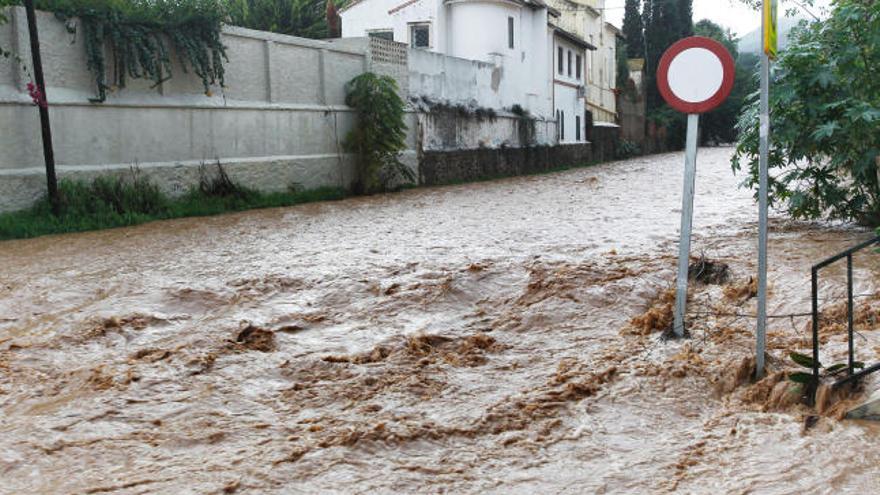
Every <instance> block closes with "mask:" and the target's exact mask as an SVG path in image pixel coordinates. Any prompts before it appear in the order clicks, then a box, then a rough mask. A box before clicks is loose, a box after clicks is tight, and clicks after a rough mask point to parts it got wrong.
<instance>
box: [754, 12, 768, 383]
mask: <svg viewBox="0 0 880 495" xmlns="http://www.w3.org/2000/svg"><path fill="white" fill-rule="evenodd" d="M764 1H765V2H767V1H768V0H764ZM761 26H762V30H765V31H766V30H767V29H768V28H769V26H767V22H766V19H765V20H764V21H763V22H762V23H761ZM762 38H763V37H762ZM759 132H760V139H761V143H760V148H761V150H760V153H761V157H760V163H759V171H758V184H759V190H758V329H757V342H756V344H755V379H757V380H760V379H761V378H762V377H763V376H764V352H765V350H766V347H767V187H768V186H767V182H768V175H769V172H768V168H769V163H768V162H769V155H770V57H768V56H767V54H766V53H762V54H761V116H760V129H759Z"/></svg>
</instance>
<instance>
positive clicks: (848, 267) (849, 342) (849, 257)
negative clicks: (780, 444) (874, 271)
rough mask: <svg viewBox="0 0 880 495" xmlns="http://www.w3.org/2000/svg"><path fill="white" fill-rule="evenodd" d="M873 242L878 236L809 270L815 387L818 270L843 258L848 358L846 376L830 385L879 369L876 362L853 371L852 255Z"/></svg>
mask: <svg viewBox="0 0 880 495" xmlns="http://www.w3.org/2000/svg"><path fill="white" fill-rule="evenodd" d="M875 244H880V237H875V238H874V239H871V240H868V241H865V242H863V243H861V244H858V245H856V246H853V247H851V248H849V249H847V250H846V251H842V252H840V253H838V254H835V255H834V256H832V257H830V258H828V259H826V260H824V261H821V262H819V263H817V264H815V265H813V268H812V270H811V274H812V296H813V386H814V387H816V386H818V384H819V270H821V269H823V268H825V267H827V266H829V265H832V264H834V263H836V262H838V261H840V260H842V259H844V258H846V298H847V304H846V316H847V347H848V349H847V350H848V359H847V376H846V377H845V378H842V379H840V380H838V381H836V382H835V383H834V385H832V387H839V386H841V385H844V384H846V383H850V382H853V381H855V380H858V379H859V378H862V377H863V376H866V375H869V374H871V373H874V372H876V371H878V370H880V363H877V364H875V365H873V366H869V367H867V368H864V369H862V370H861V371H859V372H858V373H856V372H855V349H854V345H853V255H854V254H856V253H857V252H859V251H861V250H863V249H865V248H868V247H871V246H873V245H875ZM811 395H815V388H814V389H813V394H811Z"/></svg>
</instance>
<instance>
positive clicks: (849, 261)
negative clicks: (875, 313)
mask: <svg viewBox="0 0 880 495" xmlns="http://www.w3.org/2000/svg"><path fill="white" fill-rule="evenodd" d="M853 309H854V308H853V255H852V254H848V255H846V320H847V321H846V323H847V326H846V329H847V344H848V347H849V349H848V350H849V356H848V357H849V359H848V361H847V368H848V370H849V375H850V376H852V374H853V373H854V372H855V350H854V349H853Z"/></svg>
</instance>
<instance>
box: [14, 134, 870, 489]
mask: <svg viewBox="0 0 880 495" xmlns="http://www.w3.org/2000/svg"><path fill="white" fill-rule="evenodd" d="M731 153H732V150H731V149H729V148H716V149H703V150H701V151H700V156H699V157H698V176H697V186H696V187H697V198H696V203H695V226H694V243H693V254H694V255H695V256H700V255H701V254H702V255H704V256H705V257H706V258H708V259H710V260H713V261H720V262H724V263H726V264H727V265H728V266H729V270H730V273H729V277H728V279H727V280H725V281H723V282H721V283H718V284H700V283H694V285H692V295H693V300H692V302H691V304H690V307H689V310H690V312H691V313H692V314H691V318H690V322H691V326H690V328H691V332H692V338H691V339H686V340H681V341H663V340H661V339H660V331H659V330H660V327H662V326H663V320H664V318H666V317H667V316H668V314H667V313H668V311H666V309H667V308H665V306H664V304H665V303H664V295H665V294H666V292H667V290H668V289H669V288H670V287H672V286H673V283H674V267H675V262H676V260H675V258H676V253H677V251H676V249H677V240H678V239H677V235H678V234H677V232H678V227H679V222H680V217H679V211H680V207H681V181H682V168H683V161H684V159H683V155H682V154H667V155H658V156H651V157H644V158H638V159H634V160H630V161H626V162H615V163H608V164H603V165H599V166H595V167H590V168H581V169H575V170H570V171H566V172H561V173H555V174H548V175H541V176H532V177H521V178H512V179H505V180H499V181H493V182H483V183H477V184H467V185H460V186H450V187H442V188H429V189H416V190H410V191H406V192H403V193H399V194H392V195H385V196H376V197H368V198H354V199H349V200H345V201H340V202H334V203H317V204H310V205H303V206H298V207H293V208H284V209H274V210H263V211H255V212H246V213H241V214H235V215H226V216H220V217H211V218H196V219H185V220H174V221H166V222H157V223H152V224H148V225H144V226H140V227H134V228H125V229H117V230H112V231H104V232H95V233H85V234H77V235H67V236H56V237H45V238H40V239H34V240H25V241H12V242H3V243H0V493H10V494H13V493H224V492H226V493H233V492H237V493H368V492H372V493H415V492H427V493H436V492H449V493H546V494H551V493H669V492H676V491H678V492H682V493H762V494H787V493H800V494H802V493H851V492H856V491H860V492H866V493H869V492H873V491H876V487H877V484H878V479H880V428H878V427H876V426H874V425H872V424H868V423H858V422H853V421H840V420H838V419H836V417H835V416H836V415H837V412H839V411H835V410H832V411H830V412H828V413H827V414H825V415H824V416H823V417H822V418H820V419H819V420H818V423H817V424H816V425H815V426H813V427H812V428H810V429H806V428H805V426H804V425H805V420H806V418H807V416H808V415H811V414H814V413H813V412H811V410H809V409H807V408H806V407H804V406H802V405H798V404H795V403H794V402H796V401H792V400H790V398H789V397H780V393H779V390H781V389H780V387H777V386H776V385H778V383H780V382H781V380H782V381H784V379H782V378H780V376H779V373H771V377H770V378H768V379H767V380H765V381H764V382H761V383H758V384H754V385H750V384H748V383H745V382H747V379H746V380H743V378H742V376H743V369H746V368H747V367H748V362H747V360H748V358H749V357H750V356H751V355H752V354H753V345H754V337H753V332H754V320H752V319H749V318H748V317H744V316H742V315H744V314H745V315H748V314H754V311H755V304H754V298H753V297H751V294H750V293H749V290H748V289H749V277H750V276H752V275H753V274H754V272H755V270H756V246H757V225H756V220H757V208H756V206H755V204H754V202H753V200H752V198H751V192H750V191H746V190H741V189H738V188H737V184H738V183H739V182H740V181H741V177H735V176H733V174H732V173H731V171H730V166H729V158H730V155H731ZM870 235H871V233H870V232H869V231H867V230H864V229H858V228H855V227H847V226H832V225H818V224H810V223H801V222H793V221H789V220H786V219H785V218H784V217H782V216H775V217H773V218H772V219H771V241H770V248H771V252H770V270H771V272H770V291H771V293H770V303H769V306H768V311H769V313H770V314H772V315H787V314H803V313H808V312H809V310H810V297H809V296H810V293H809V290H810V289H809V267H810V266H811V265H812V264H814V263H816V262H817V261H819V260H820V259H822V258H825V257H827V256H830V255H832V254H835V253H836V252H838V251H840V250H842V249H844V248H846V247H849V246H850V245H852V244H855V243H857V242H858V241H861V240H864V239H867V238H869V237H870ZM829 270H830V271H829V272H828V273H827V275H826V274H823V277H824V278H823V282H822V286H821V299H822V301H823V309H824V308H830V309H829V310H828V315H829V316H828V318H829V324H828V325H827V326H823V339H824V341H823V348H822V349H823V354H822V357H823V359H822V360H823V362H825V363H834V362H840V361H842V360H843V357H844V356H845V353H846V334H845V332H841V331H840V329H839V328H838V326H836V323H834V322H832V321H831V319H833V317H834V316H833V313H834V312H833V311H832V310H834V309H839V308H840V305H841V304H843V302H844V301H845V299H844V296H845V293H846V286H845V283H844V280H845V279H844V278H843V277H845V273H844V272H845V265H842V266H836V267H834V268H832V269H829ZM878 276H880V254H874V253H863V254H860V255H859V256H857V257H856V293H857V294H859V295H861V296H862V297H860V298H859V302H858V308H859V311H861V313H859V324H860V327H859V330H860V331H861V333H862V336H863V337H860V338H859V340H857V359H859V360H861V361H865V362H868V363H869V364H871V363H874V362H876V361H878V359H880V331H878V330H880V298H878V296H877V288H876V285H875V281H876V280H878ZM838 312H839V311H838ZM844 318H845V315H844ZM808 321H809V319H808V318H805V317H803V316H793V317H789V318H774V319H772V320H771V321H770V323H769V336H768V350H769V352H770V354H771V359H770V361H769V362H770V365H771V368H772V371H781V370H784V369H793V368H792V367H791V366H790V363H789V362H788V360H787V358H786V355H787V353H788V352H789V351H793V350H800V351H801V352H805V351H806V350H807V349H808V348H809V345H810V341H809V333H808V326H807V325H808ZM746 374H747V372H746ZM774 375H775V377H774ZM784 388H785V387H784V386H783V387H782V389H784ZM774 391H775V392H776V393H774ZM783 391H784V390H783ZM795 399H796V398H795ZM832 409H833V408H832Z"/></svg>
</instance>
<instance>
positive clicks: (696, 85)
mask: <svg viewBox="0 0 880 495" xmlns="http://www.w3.org/2000/svg"><path fill="white" fill-rule="evenodd" d="M735 71H736V69H735V65H734V63H733V57H731V56H730V52H728V51H727V49H726V48H724V45H722V44H721V43H719V42H717V41H715V40H713V39H710V38H704V37H702V36H691V37H690V38H685V39H683V40H679V41H677V42H676V43H675V44H674V45H672V46H671V47H669V49H668V50H666V53H664V54H663V57H662V58H661V59H660V66H659V67H658V68H657V87H658V89H659V90H660V95H661V96H663V99H664V100H666V103H669V106H671V107H672V108H674V109H676V110H678V111H679V112H683V113H705V112H708V111H710V110H712V109H714V108H716V107H717V106H718V105H720V104H721V103H723V102H724V100H726V99H727V97H728V96H730V91H731V90H733V80H734V76H735V75H736V72H735Z"/></svg>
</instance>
